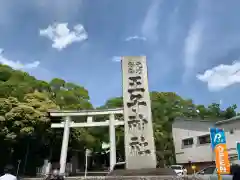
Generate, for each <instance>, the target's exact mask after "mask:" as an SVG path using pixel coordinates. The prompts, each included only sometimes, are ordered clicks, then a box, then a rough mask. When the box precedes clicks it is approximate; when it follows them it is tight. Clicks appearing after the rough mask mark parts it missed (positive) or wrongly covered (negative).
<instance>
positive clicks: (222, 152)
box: [215, 144, 230, 174]
mask: <svg viewBox="0 0 240 180" xmlns="http://www.w3.org/2000/svg"><path fill="white" fill-rule="evenodd" d="M215 156H216V168H217V171H218V173H219V174H229V173H230V162H229V159H228V151H227V146H226V144H218V145H217V146H216V147H215Z"/></svg>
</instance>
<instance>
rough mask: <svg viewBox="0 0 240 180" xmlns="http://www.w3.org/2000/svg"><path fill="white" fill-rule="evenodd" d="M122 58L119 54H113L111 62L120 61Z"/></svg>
mask: <svg viewBox="0 0 240 180" xmlns="http://www.w3.org/2000/svg"><path fill="white" fill-rule="evenodd" d="M121 60H122V58H121V56H113V58H112V61H113V62H121Z"/></svg>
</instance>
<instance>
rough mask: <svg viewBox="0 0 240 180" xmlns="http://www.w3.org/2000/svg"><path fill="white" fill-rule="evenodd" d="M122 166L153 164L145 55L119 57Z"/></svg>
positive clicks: (153, 150)
mask: <svg viewBox="0 0 240 180" xmlns="http://www.w3.org/2000/svg"><path fill="white" fill-rule="evenodd" d="M122 77H123V103H124V120H125V156H126V157H125V161H126V169H129V170H134V169H136V170H137V169H151V168H154V169H155V168H156V152H155V144H154V136H153V125H152V114H151V101H150V96H149V90H148V73H147V64H146V57H145V56H125V57H123V58H122Z"/></svg>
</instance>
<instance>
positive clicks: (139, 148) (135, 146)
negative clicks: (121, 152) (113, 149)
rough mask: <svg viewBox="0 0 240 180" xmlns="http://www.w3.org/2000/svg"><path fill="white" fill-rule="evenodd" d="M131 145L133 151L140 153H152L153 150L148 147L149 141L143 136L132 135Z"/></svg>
mask: <svg viewBox="0 0 240 180" xmlns="http://www.w3.org/2000/svg"><path fill="white" fill-rule="evenodd" d="M129 145H130V147H131V153H133V154H138V155H147V154H151V150H150V149H149V148H148V142H147V141H146V140H145V138H144V137H143V136H141V137H132V138H131V140H130V143H129Z"/></svg>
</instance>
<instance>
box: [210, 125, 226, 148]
mask: <svg viewBox="0 0 240 180" xmlns="http://www.w3.org/2000/svg"><path fill="white" fill-rule="evenodd" d="M210 137H211V145H212V149H213V150H214V149H215V147H216V146H217V145H218V144H226V137H225V133H224V130H223V129H220V128H210Z"/></svg>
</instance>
